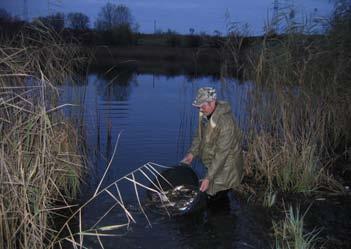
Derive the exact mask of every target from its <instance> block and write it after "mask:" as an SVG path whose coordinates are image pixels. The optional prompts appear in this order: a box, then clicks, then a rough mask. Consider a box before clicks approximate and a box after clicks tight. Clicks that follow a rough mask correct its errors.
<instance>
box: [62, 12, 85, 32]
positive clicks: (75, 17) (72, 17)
mask: <svg viewBox="0 0 351 249" xmlns="http://www.w3.org/2000/svg"><path fill="white" fill-rule="evenodd" d="M67 26H68V27H70V28H72V29H76V30H84V29H88V28H89V17H88V16H87V15H85V14H83V13H80V12H71V13H69V14H68V15H67Z"/></svg>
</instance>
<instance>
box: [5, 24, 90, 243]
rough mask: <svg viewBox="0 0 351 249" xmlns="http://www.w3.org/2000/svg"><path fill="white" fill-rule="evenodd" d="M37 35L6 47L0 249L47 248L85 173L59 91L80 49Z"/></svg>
mask: <svg viewBox="0 0 351 249" xmlns="http://www.w3.org/2000/svg"><path fill="white" fill-rule="evenodd" d="M31 31H32V32H33V33H32V34H31V36H30V35H29V34H28V32H29V30H27V31H23V33H21V34H19V36H18V37H19V39H17V40H16V42H13V41H12V42H11V41H2V45H1V47H0V99H1V101H0V117H1V120H2V121H4V122H1V125H0V138H1V140H0V141H1V142H0V158H1V160H0V172H1V174H0V184H1V187H0V203H1V205H0V213H1V221H0V247H1V248H8V249H10V248H45V247H46V245H47V244H48V243H49V242H50V241H51V239H52V237H53V236H54V235H55V234H56V231H55V224H54V222H53V217H55V216H57V214H58V212H61V211H62V210H64V209H70V208H71V207H72V206H71V205H69V204H68V203H69V202H70V200H71V199H72V198H74V197H75V195H76V193H77V190H78V186H79V179H80V178H81V174H82V172H83V167H84V166H83V161H82V158H81V155H80V153H79V144H78V139H77V135H76V134H75V133H74V129H72V127H71V126H70V124H69V123H68V122H67V121H65V120H64V118H63V116H62V115H61V114H60V109H61V108H62V107H64V106H63V105H61V106H57V93H58V92H57V89H56V88H55V87H54V84H57V83H59V82H63V81H64V80H66V79H67V77H68V76H69V75H70V74H71V73H72V72H73V69H74V67H75V65H76V63H78V62H79V60H76V59H75V58H76V55H78V51H77V49H76V48H75V47H74V46H69V45H67V46H63V42H62V40H61V39H60V38H59V37H58V36H57V35H56V34H51V33H45V37H44V29H43V28H42V27H41V28H40V27H34V29H33V30H31ZM26 32H27V33H26Z"/></svg>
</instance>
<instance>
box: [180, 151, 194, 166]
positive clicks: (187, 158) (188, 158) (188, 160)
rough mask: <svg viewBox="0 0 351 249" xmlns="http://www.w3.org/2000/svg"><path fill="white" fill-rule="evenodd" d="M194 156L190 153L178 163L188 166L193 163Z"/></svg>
mask: <svg viewBox="0 0 351 249" xmlns="http://www.w3.org/2000/svg"><path fill="white" fill-rule="evenodd" d="M193 159H194V156H193V154H191V153H188V154H186V155H185V157H184V158H183V159H182V160H181V161H180V162H181V163H185V164H187V165H190V164H191V162H192V161H193Z"/></svg>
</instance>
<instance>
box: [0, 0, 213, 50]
mask: <svg viewBox="0 0 351 249" xmlns="http://www.w3.org/2000/svg"><path fill="white" fill-rule="evenodd" d="M25 24H28V22H26V21H24V20H21V19H20V18H18V17H16V16H12V15H11V14H10V13H9V12H7V11H6V10H4V9H0V33H1V34H2V35H4V34H5V35H13V34H14V33H16V31H18V30H19V29H20V28H21V27H22V26H23V25H25ZM31 24H33V25H38V24H40V25H44V26H46V27H48V28H50V29H52V30H55V31H56V32H58V33H61V34H62V35H63V37H65V38H67V39H77V40H79V41H80V42H81V43H82V44H84V45H117V46H118V45H136V44H140V43H142V42H143V40H149V41H150V40H153V39H154V40H158V41H161V42H160V43H162V45H166V46H171V47H199V46H202V45H204V43H206V44H209V45H210V46H211V47H213V46H214V47H218V46H219V42H218V41H219V39H220V34H219V33H218V32H215V35H213V36H210V35H206V34H205V33H202V34H198V35H196V34H195V31H194V29H193V28H190V29H189V34H187V35H180V34H178V33H177V32H176V31H173V30H171V29H168V30H167V31H165V32H163V31H161V30H158V31H157V32H156V33H155V34H152V35H150V34H149V35H148V34H141V33H140V32H139V25H138V24H137V23H136V22H135V20H134V17H133V15H132V13H131V11H130V9H129V8H128V7H127V6H126V5H123V4H114V3H107V4H105V5H104V6H103V7H102V8H101V9H100V11H99V13H98V16H97V18H96V21H95V22H94V23H91V20H90V18H89V17H88V16H87V15H86V14H84V13H81V12H71V13H68V14H64V13H61V12H57V13H54V14H51V15H47V16H40V17H37V18H34V19H33V20H32V21H31ZM156 37H157V38H158V39H155V38H156Z"/></svg>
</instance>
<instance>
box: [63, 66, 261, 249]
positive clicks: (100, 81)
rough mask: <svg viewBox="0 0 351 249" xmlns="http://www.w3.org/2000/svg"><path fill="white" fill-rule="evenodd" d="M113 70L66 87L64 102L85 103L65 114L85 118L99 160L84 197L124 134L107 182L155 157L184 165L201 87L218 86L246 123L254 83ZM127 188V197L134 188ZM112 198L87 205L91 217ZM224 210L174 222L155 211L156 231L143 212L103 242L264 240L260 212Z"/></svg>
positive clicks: (221, 244)
mask: <svg viewBox="0 0 351 249" xmlns="http://www.w3.org/2000/svg"><path fill="white" fill-rule="evenodd" d="M113 70H114V69H113ZM113 70H111V71H110V72H109V73H106V72H99V71H95V72H94V73H91V74H89V75H88V76H87V80H86V84H82V85H79V86H71V85H65V86H63V88H62V89H63V95H62V98H63V99H62V101H63V102H65V103H80V104H81V107H82V109H80V108H76V109H71V110H67V113H66V114H67V115H70V116H72V117H79V118H80V119H82V120H83V122H84V127H85V129H84V134H85V136H86V141H87V147H88V150H89V156H90V158H89V159H90V161H91V162H92V164H93V165H92V172H91V174H90V177H91V178H90V179H88V180H87V182H88V184H87V186H85V188H84V193H85V195H86V196H90V195H91V193H92V192H93V190H94V189H95V187H96V186H97V184H98V181H99V180H100V178H101V176H102V174H103V172H104V170H105V167H106V165H107V163H108V161H109V160H110V159H111V158H110V157H111V155H112V150H113V148H114V145H115V142H116V140H117V137H118V135H119V134H120V132H122V131H123V133H122V135H121V139H120V143H119V145H118V152H117V155H116V157H115V158H113V164H112V166H111V168H110V171H109V173H108V175H107V178H106V179H105V181H104V184H103V186H106V185H107V184H109V183H110V182H113V181H115V180H116V179H118V178H120V177H121V176H123V175H125V174H127V173H129V172H130V171H132V170H134V169H136V168H137V167H139V166H141V165H143V164H144V163H146V162H149V161H153V162H157V163H159V164H162V165H174V164H176V163H178V162H179V160H181V159H182V158H183V156H184V154H185V153H186V150H187V149H188V148H189V145H190V143H191V138H192V136H193V134H194V130H195V127H196V123H197V118H198V113H197V109H195V108H193V107H192V105H191V103H192V101H193V98H194V96H195V94H196V92H197V89H198V88H199V87H202V86H212V87H215V88H216V89H217V92H218V98H219V99H223V100H227V101H229V102H230V103H231V105H232V109H233V114H234V116H235V118H236V120H237V121H238V123H239V125H240V126H241V127H242V128H243V129H245V127H246V117H247V112H246V111H247V109H246V106H247V94H248V91H249V90H250V88H251V84H250V83H249V82H244V83H239V82H238V81H236V80H234V79H225V80H222V81H220V80H219V79H217V80H215V78H213V77H207V76H204V77H201V78H196V80H193V79H191V78H189V77H187V76H184V75H177V76H175V75H172V76H171V77H170V76H169V75H168V76H167V75H155V74H138V73H136V72H135V71H134V70H129V69H126V71H123V70H122V71H120V70H121V69H120V68H119V71H118V73H116V71H113ZM82 110H83V111H82ZM194 170H195V171H196V172H197V173H198V175H199V176H200V177H201V176H202V175H203V174H204V172H203V167H201V165H200V164H199V163H198V162H196V163H195V165H194ZM124 191H126V193H127V194H128V191H132V190H128V189H125V190H124ZM130 194H131V195H132V192H131V193H130ZM83 199H84V196H83ZM110 202H111V199H108V198H101V199H100V200H99V202H98V203H97V204H96V206H94V207H92V208H91V209H90V210H87V213H86V214H85V216H84V217H85V220H86V222H88V223H89V220H94V217H96V216H97V215H98V213H97V212H99V210H100V211H101V209H103V208H106V207H108V206H109V205H110V204H111V203H110ZM130 205H133V203H130ZM219 207H220V209H219V210H215V209H213V210H212V209H209V210H208V211H207V212H205V213H201V214H199V216H192V217H182V218H178V219H176V220H173V219H169V218H167V217H160V216H158V215H156V214H151V217H150V220H151V221H152V222H153V228H152V229H150V228H149V227H148V226H147V223H146V221H145V219H144V218H142V215H140V216H139V219H138V221H137V222H138V223H137V224H135V225H134V226H133V227H132V228H131V229H132V231H131V232H129V233H128V234H127V235H126V236H123V237H122V238H118V239H105V240H104V242H105V243H106V247H105V248H154V247H156V248H248V247H249V248H250V246H245V245H252V244H254V246H256V245H257V244H259V243H260V241H261V237H260V236H258V235H257V234H256V233H257V229H261V228H260V225H259V224H257V221H256V220H255V219H253V218H252V215H253V212H255V211H248V209H245V211H243V210H242V208H239V206H238V205H236V206H235V205H234V207H232V206H231V207H229V206H227V208H225V205H224V204H223V205H222V204H221V205H219ZM116 212H117V211H116ZM245 212H246V213H245ZM136 215H138V214H136ZM115 218H116V217H115ZM242 226H245V227H246V228H243V227H242ZM243 229H244V231H246V232H247V233H249V234H250V236H251V237H249V238H248V240H249V241H246V240H245V238H247V237H245V236H248V235H243V234H242V230H243ZM250 229H252V231H251V230H250ZM262 231H263V230H262ZM243 238H244V240H243ZM89 243H91V245H94V243H96V241H94V240H93V239H92V240H91V241H90V242H89ZM116 244H118V247H116ZM253 248H255V247H253ZM257 248H263V247H257Z"/></svg>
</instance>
